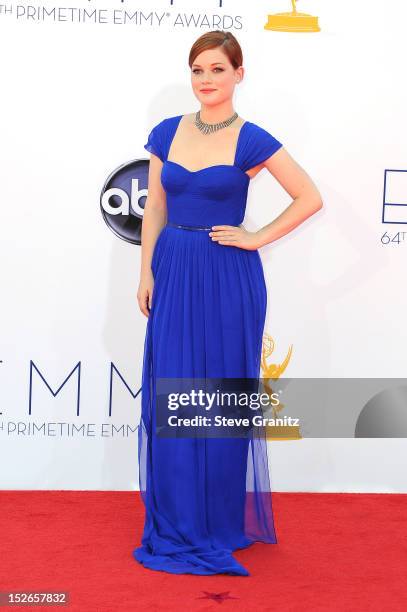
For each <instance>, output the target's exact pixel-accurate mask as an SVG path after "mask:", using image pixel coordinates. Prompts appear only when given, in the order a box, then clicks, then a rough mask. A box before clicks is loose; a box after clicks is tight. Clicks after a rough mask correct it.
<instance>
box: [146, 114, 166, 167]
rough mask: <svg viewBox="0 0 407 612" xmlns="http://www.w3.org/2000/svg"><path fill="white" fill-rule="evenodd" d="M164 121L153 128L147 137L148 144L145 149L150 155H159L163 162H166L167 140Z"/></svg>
mask: <svg viewBox="0 0 407 612" xmlns="http://www.w3.org/2000/svg"><path fill="white" fill-rule="evenodd" d="M164 136H165V135H164V121H161V122H160V123H158V124H157V125H155V126H154V127H153V129H152V130H151V132H150V133H149V135H148V137H147V142H146V144H145V145H144V148H145V149H147V151H149V152H150V153H154V155H157V157H159V158H160V159H161V161H162V162H163V161H164V160H165V138H164Z"/></svg>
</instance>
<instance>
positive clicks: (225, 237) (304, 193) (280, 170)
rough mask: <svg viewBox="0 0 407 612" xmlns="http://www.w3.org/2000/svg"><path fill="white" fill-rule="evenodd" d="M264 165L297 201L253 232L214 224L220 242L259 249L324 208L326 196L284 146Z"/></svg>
mask: <svg viewBox="0 0 407 612" xmlns="http://www.w3.org/2000/svg"><path fill="white" fill-rule="evenodd" d="M262 167H264V168H267V169H268V171H269V172H270V173H271V174H272V175H273V176H274V177H275V178H276V179H277V181H278V182H279V183H280V185H281V186H282V187H284V189H285V190H286V191H287V193H289V194H290V196H291V197H292V198H293V202H292V203H291V204H290V205H289V206H287V208H286V209H285V210H284V211H283V212H282V213H281V214H280V215H279V216H278V217H276V218H275V219H274V220H273V221H272V222H271V223H269V224H268V225H265V226H264V227H262V228H260V229H259V230H257V232H249V231H248V230H246V229H245V228H244V227H241V226H239V227H236V226H233V225H213V226H212V229H213V230H214V231H213V232H210V233H209V236H210V237H211V239H212V240H214V241H217V242H218V244H224V245H231V246H236V247H240V248H242V249H248V250H256V249H258V248H260V247H262V246H264V245H265V244H268V243H269V242H273V241H274V240H277V239H278V238H281V236H284V235H285V234H288V232H290V231H291V230H292V229H294V228H295V227H297V225H300V224H301V223H302V222H303V221H305V219H308V217H310V216H311V215H313V214H314V213H316V212H317V211H318V210H320V209H321V208H322V198H321V194H320V193H319V191H318V189H317V188H316V186H315V185H314V183H313V182H312V180H311V178H310V177H309V176H308V174H307V173H306V172H305V170H304V169H303V168H301V166H300V165H299V164H297V162H296V161H295V160H294V159H293V158H292V157H291V155H290V154H289V153H288V151H286V150H285V149H284V147H281V148H280V149H278V151H276V152H275V153H273V155H271V157H269V158H268V159H266V160H265V161H264V162H263V163H262Z"/></svg>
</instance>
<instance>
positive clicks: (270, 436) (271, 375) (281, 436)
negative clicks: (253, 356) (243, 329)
mask: <svg viewBox="0 0 407 612" xmlns="http://www.w3.org/2000/svg"><path fill="white" fill-rule="evenodd" d="M292 348H293V347H292V345H291V346H290V348H289V349H288V353H287V355H286V357H285V359H284V361H283V362H282V363H281V364H277V363H272V364H270V365H267V358H268V357H270V355H271V354H272V352H273V351H274V341H273V339H272V337H271V336H270V335H269V334H267V333H266V334H263V343H262V350H261V364H260V365H261V369H262V372H263V375H262V378H263V379H264V389H265V393H268V394H269V395H271V394H272V393H273V389H272V388H271V386H270V379H271V380H277V379H278V378H279V377H280V376H281V374H282V373H283V372H284V370H285V369H286V367H287V365H288V362H289V360H290V357H291V353H292ZM283 408H284V404H282V403H281V402H280V403H279V405H278V406H273V408H272V410H273V419H276V418H278V413H279V412H280V411H281V410H282V409H283ZM265 430H266V439H267V440H301V439H302V436H301V433H300V428H299V425H295V426H294V425H266V427H265Z"/></svg>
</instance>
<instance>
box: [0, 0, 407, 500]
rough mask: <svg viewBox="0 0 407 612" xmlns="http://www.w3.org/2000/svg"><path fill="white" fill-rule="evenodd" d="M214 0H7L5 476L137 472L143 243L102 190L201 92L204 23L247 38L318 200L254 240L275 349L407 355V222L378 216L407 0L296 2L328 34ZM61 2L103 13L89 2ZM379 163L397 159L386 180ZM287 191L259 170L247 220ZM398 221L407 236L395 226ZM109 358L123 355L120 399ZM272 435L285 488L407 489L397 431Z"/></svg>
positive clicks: (41, 481)
mask: <svg viewBox="0 0 407 612" xmlns="http://www.w3.org/2000/svg"><path fill="white" fill-rule="evenodd" d="M152 4H153V5H152ZM29 5H31V6H32V7H35V9H37V11H33V12H32V14H31V15H30V14H28V12H27V11H28V6H29ZM218 5H219V1H218V0H202V1H201V2H186V1H184V2H178V0H174V2H173V5H171V2H170V0H155V1H154V3H150V2H148V1H147V0H139V1H138V2H132V1H131V0H128V1H127V2H126V3H121V2H118V1H116V0H110V1H100V0H99V1H98V2H87V1H85V0H83V1H81V2H78V1H76V2H69V3H68V4H66V3H64V10H63V11H62V12H60V13H58V11H57V9H58V4H57V3H56V2H49V1H47V2H40V3H37V2H36V3H32V2H30V3H28V2H25V1H24V0H21V1H20V2H19V3H14V2H6V3H5V4H4V5H2V7H3V8H2V10H1V11H0V28H1V35H0V50H1V57H2V68H1V90H2V95H1V97H0V110H1V115H0V116H1V121H0V147H1V149H0V155H1V158H0V168H1V230H0V231H1V247H0V248H1V290H2V291H1V294H2V299H1V354H0V359H1V360H2V361H1V363H0V365H1V368H0V402H1V415H0V448H1V481H0V486H1V487H2V488H3V489H27V488H29V489H125V490H129V489H137V488H138V475H137V431H136V430H137V424H138V419H139V414H140V396H139V395H138V396H137V397H135V398H134V397H133V395H136V393H137V391H138V390H139V388H140V384H141V364H142V351H143V342H144V334H145V326H146V321H147V320H146V318H145V317H144V316H143V315H142V314H141V313H140V311H139V309H138V304H137V300H136V292H137V287H138V280H139V270H140V246H139V245H137V244H131V243H130V242H127V241H125V240H122V239H120V238H119V237H118V236H116V235H115V234H114V233H113V232H112V231H110V229H109V227H108V226H107V225H106V223H105V222H104V220H103V218H102V214H101V208H100V193H101V189H102V187H103V185H104V183H105V181H106V179H107V177H108V176H109V175H110V174H111V173H112V172H114V171H115V169H117V168H118V167H120V166H121V165H122V164H125V163H127V162H129V161H131V160H137V159H148V157H149V154H148V153H147V151H145V150H144V148H143V144H144V143H145V142H146V139H147V134H148V132H149V130H150V129H151V127H152V126H153V125H155V124H156V123H158V122H159V121H160V120H161V119H163V118H164V117H168V116H173V115H177V114H181V113H189V112H192V111H194V110H198V108H199V104H198V101H197V100H196V99H195V97H194V96H193V94H192V92H191V88H190V80H189V79H190V76H189V67H188V64H187V58H188V53H189V49H190V47H191V45H192V44H193V42H194V41H195V39H196V38H197V37H198V36H199V35H200V34H202V33H203V32H204V31H207V30H211V29H216V28H218V27H219V28H222V29H225V30H226V29H230V31H232V32H233V33H234V34H235V35H236V36H237V38H238V40H239V42H240V43H241V45H242V48H243V52H244V66H245V68H246V74H245V78H244V80H243V82H242V83H241V84H240V86H238V88H237V89H236V95H235V100H234V106H235V109H236V110H237V111H238V112H239V114H240V115H241V116H242V117H243V118H244V119H248V120H251V121H253V122H255V123H258V124H259V125H261V126H263V127H264V128H266V129H267V130H269V131H270V132H271V133H272V134H274V135H275V136H276V137H277V138H278V139H279V140H280V141H281V142H282V143H283V144H284V145H285V147H286V149H287V150H288V152H289V153H290V154H291V155H292V156H293V157H294V158H295V159H296V160H297V161H298V163H300V164H301V165H302V166H303V167H304V168H305V169H306V171H307V172H308V173H309V174H310V176H311V177H312V178H313V180H314V181H315V183H316V185H317V186H318V188H319V190H320V192H321V194H322V197H323V201H324V208H323V209H322V210H321V211H320V212H319V213H317V214H316V215H315V216H313V217H311V218H310V219H308V220H307V221H306V222H305V223H304V224H303V225H301V226H300V227H298V228H297V229H295V230H294V231H293V232H291V233H290V234H289V235H287V236H285V237H283V238H281V239H279V240H278V241H276V242H275V243H274V244H272V245H267V246H266V247H263V248H262V249H261V250H260V254H261V257H262V261H263V266H264V270H265V275H266V282H267V286H268V314H267V321H266V326H265V332H267V333H269V334H270V335H271V336H272V338H273V340H274V342H275V351H274V353H273V361H275V362H276V363H277V362H281V361H282V360H283V359H284V357H285V355H286V353H287V350H288V347H289V346H290V345H292V346H293V354H292V356H291V360H290V363H289V366H288V368H287V370H286V372H285V375H286V376H291V377H294V376H299V377H311V376H312V377H376V376H377V377H389V378H390V377H403V376H405V374H406V359H405V346H406V340H407V338H406V335H407V333H406V325H405V313H406V307H407V298H406V291H405V288H404V279H405V264H406V249H407V241H404V239H402V237H401V234H399V235H398V234H397V233H398V232H402V231H403V228H405V227H406V225H405V223H392V224H388V223H383V222H382V212H383V201H384V199H385V200H386V201H387V202H390V201H392V203H394V201H396V202H397V203H398V204H403V203H404V204H407V184H406V181H405V180H404V177H405V176H407V173H405V170H407V167H406V161H407V159H406V157H407V156H406V153H407V149H406V142H407V128H406V121H405V108H406V103H407V99H406V98H407V96H406V85H405V78H404V72H405V59H404V58H405V46H404V44H403V37H404V34H405V23H406V19H407V6H406V3H405V2H404V1H402V0H389V1H388V2H386V3H383V2H378V1H377V0H374V1H372V2H370V3H368V4H367V3H365V2H351V1H350V0H344V1H342V2H320V1H317V0H306V1H305V0H304V1H299V2H298V6H297V8H298V10H299V11H303V12H306V13H309V14H312V15H315V16H317V17H318V19H319V24H320V27H321V31H320V32H316V33H299V32H275V31H267V30H265V29H264V24H265V23H266V21H267V15H268V14H274V13H277V12H281V11H289V10H290V9H291V2H289V1H287V0H279V1H274V0H268V1H263V0H261V1H257V2H255V3H250V4H248V3H247V2H239V1H236V0H233V1H232V0H223V6H222V7H221V8H219V6H218ZM68 6H69V7H77V8H78V9H81V10H85V9H86V10H87V11H88V14H89V15H91V11H92V10H94V9H96V8H97V9H98V10H99V11H100V12H98V13H97V15H96V17H97V19H96V20H95V21H92V18H90V19H89V20H87V21H84V20H83V13H82V12H81V11H79V10H78V12H75V11H72V12H69V11H68V8H67V7H68ZM44 8H47V10H48V16H45V15H44V14H43V13H41V12H40V9H44ZM59 8H62V5H61V7H59ZM125 11H128V14H127V17H126V15H125ZM140 12H142V13H143V15H141V13H140ZM130 14H131V15H132V17H133V18H132V19H130V18H129V15H130ZM205 18H206V19H207V21H206V22H205V21H204V19H205ZM386 169H392V170H394V169H397V170H403V171H404V173H398V174H397V175H396V179H397V180H396V182H394V181H393V183H392V191H391V193H388V194H386V193H384V173H385V170H386ZM389 178H391V177H390V175H389ZM393 178H394V177H393ZM389 184H390V183H389ZM389 198H390V199H389ZM290 202H291V198H290V197H289V196H288V194H287V193H286V192H285V191H284V190H283V189H282V188H281V187H280V185H279V184H278V183H277V181H275V179H274V178H273V177H272V176H271V175H270V174H269V173H268V172H267V171H266V170H263V171H262V172H261V174H260V175H258V176H257V177H256V178H255V179H254V180H253V181H252V183H251V185H250V189H249V201H248V207H247V214H246V219H245V226H246V227H247V228H248V229H254V228H257V227H259V226H261V225H265V224H266V223H268V222H270V221H271V220H272V219H273V218H274V217H275V216H277V215H278V214H279V213H280V212H281V211H282V210H283V209H284V208H285V207H286V206H287V205H288V204H289V203H290ZM395 210H396V212H398V211H399V210H400V214H401V213H403V214H404V211H406V210H407V208H401V207H399V209H395ZM393 218H394V217H393ZM400 219H401V217H400ZM404 220H407V215H405V217H404ZM385 232H387V233H388V235H390V236H391V237H396V238H397V236H398V237H399V242H396V241H393V242H390V243H389V244H385V240H382V236H383V235H384V234H385ZM111 363H113V364H114V367H115V368H117V370H118V372H119V373H120V375H119V374H118V373H117V372H116V371H114V372H113V376H112V389H111V393H112V395H111V397H112V401H111V403H109V397H110V373H111ZM30 364H31V365H32V367H31V366H30ZM75 366H77V369H76V370H75V371H74V372H73V374H72V376H71V377H70V378H69V379H68V380H67V381H66V383H65V385H64V386H63V387H62V388H61V390H60V391H59V393H57V390H58V389H59V387H60V386H61V385H62V384H63V383H64V381H65V380H66V378H67V377H68V376H69V374H70V373H71V372H72V370H74V368H75ZM124 381H125V382H126V383H127V385H128V387H127V386H126V384H124ZM79 382H80V386H78V383H79ZM129 389H131V391H132V393H133V395H132V394H131V393H130V392H129ZM78 396H79V397H80V410H79V415H78V414H77V400H78ZM109 406H111V408H112V415H111V416H109ZM62 424H63V425H62ZM74 429H75V431H74ZM269 450H270V453H269V455H270V466H271V474H272V479H273V482H272V485H273V490H277V491H385V492H387V491H399V492H406V491H407V476H406V473H405V469H403V467H404V466H405V462H406V459H407V447H406V444H405V440H404V439H387V440H386V439H370V440H368V439H327V440H322V439H306V438H305V439H303V440H299V441H290V442H270V443H269Z"/></svg>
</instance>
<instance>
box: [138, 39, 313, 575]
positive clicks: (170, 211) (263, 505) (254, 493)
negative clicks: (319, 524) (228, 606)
mask: <svg viewBox="0 0 407 612" xmlns="http://www.w3.org/2000/svg"><path fill="white" fill-rule="evenodd" d="M242 63H243V61H242V51H241V48H240V46H239V44H238V42H237V40H236V38H235V37H234V36H233V35H232V34H231V33H225V32H222V31H219V30H217V31H214V32H209V33H206V34H204V35H203V36H201V37H200V38H199V39H198V40H197V41H196V42H195V44H194V45H193V47H192V49H191V51H190V56H189V66H190V67H191V79H192V88H193V91H194V94H195V96H196V97H197V99H198V100H199V102H200V111H199V112H198V113H190V114H186V115H177V116H175V117H168V118H165V119H163V120H162V121H161V122H160V123H158V124H157V125H156V126H155V127H154V128H153V129H152V130H151V132H150V134H149V136H148V142H147V143H146V144H145V145H144V146H145V148H146V149H147V150H148V151H150V153H151V159H150V168H149V181H148V197H147V201H146V204H145V207H144V218H143V227H142V257H141V279H140V286H139V289H138V293H137V299H138V302H139V307H140V309H141V311H142V312H143V314H145V315H146V316H147V317H148V322H147V330H146V339H145V347H144V362H143V376H142V415H141V421H140V426H139V465H140V491H141V494H142V498H143V501H144V504H145V510H146V517H145V525H144V532H143V537H142V543H141V546H139V547H138V548H136V550H134V552H133V555H134V558H135V559H136V560H137V561H139V562H140V563H142V564H144V566H145V567H147V568H150V569H155V570H161V571H166V572H171V573H176V574H181V573H191V574H200V575H208V574H219V573H226V574H231V575H241V576H247V575H249V572H248V570H247V569H246V568H245V567H243V566H242V565H241V564H240V563H239V562H238V561H237V560H236V559H235V557H234V556H233V555H232V552H233V551H234V550H236V549H238V548H245V547H247V546H249V545H250V544H252V543H253V542H256V541H260V542H267V543H271V544H273V543H276V541H277V540H276V535H275V530H274V524H273V513H272V504H271V492H270V480H269V473H268V460H267V448H266V440H265V437H264V435H263V436H259V435H258V433H257V435H256V436H254V435H253V433H251V434H250V435H248V436H246V437H244V436H242V437H240V438H226V437H225V438H209V437H207V438H205V437H202V438H197V437H196V436H191V437H182V438H181V437H178V438H177V437H175V436H174V437H173V438H164V437H161V436H159V435H157V432H156V430H155V424H156V423H155V416H156V413H155V408H156V405H155V392H156V387H155V383H156V380H157V378H159V377H163V378H188V377H190V378H192V377H194V378H199V377H206V378H208V379H209V378H212V377H213V378H216V377H224V378H256V377H259V368H260V354H261V345H262V335H263V329H264V322H265V315H266V303H267V294H266V287H265V280H264V274H263V268H262V263H261V259H260V256H259V252H258V249H259V247H261V246H263V245H265V244H268V243H270V242H272V241H274V240H276V239H277V238H280V237H281V236H284V235H285V234H286V233H288V232H289V231H290V230H292V229H293V228H294V227H296V226H297V225H299V224H300V223H301V222H302V221H304V220H305V219H306V218H308V217H309V216H310V215H312V214H313V213H314V212H316V211H317V210H319V209H320V208H321V206H322V203H321V198H320V195H319V193H318V190H317V189H316V187H315V186H314V184H313V183H312V181H311V179H310V178H309V177H308V176H307V174H306V173H305V172H304V170H302V169H301V168H300V166H298V165H297V164H296V163H295V162H294V160H293V159H292V158H291V157H290V155H289V154H288V152H287V151H285V150H284V148H283V145H282V144H281V143H280V142H279V141H278V140H277V139H276V138H275V137H274V136H272V135H271V134H270V133H269V132H267V131H266V130H265V129H263V128H261V127H260V126H258V125H256V124H255V123H252V122H250V121H248V120H246V121H245V120H243V119H242V118H241V117H239V116H238V114H237V113H236V112H235V111H234V109H233V103H232V97H233V92H234V88H235V85H236V83H239V82H240V81H241V80H242V78H243V75H244V68H243V66H242ZM264 167H265V168H267V169H268V170H269V171H270V172H271V173H272V174H273V175H274V177H275V178H276V179H277V180H278V181H279V182H280V184H281V185H282V186H283V187H284V188H285V189H286V190H287V192H288V193H289V194H290V196H291V197H293V198H294V201H293V202H292V204H291V205H290V206H288V208H287V209H286V210H285V211H284V212H283V213H282V214H281V215H279V217H277V218H276V219H275V220H274V221H272V222H271V223H270V224H268V225H266V226H265V227H263V228H261V229H259V230H258V231H256V232H249V231H247V230H246V229H245V228H244V227H243V226H242V225H241V223H242V221H243V218H244V214H245V206H246V199H247V191H248V187H249V183H250V179H252V178H253V177H254V176H255V175H256V174H257V173H258V172H259V171H260V170H261V169H262V168H264Z"/></svg>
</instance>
